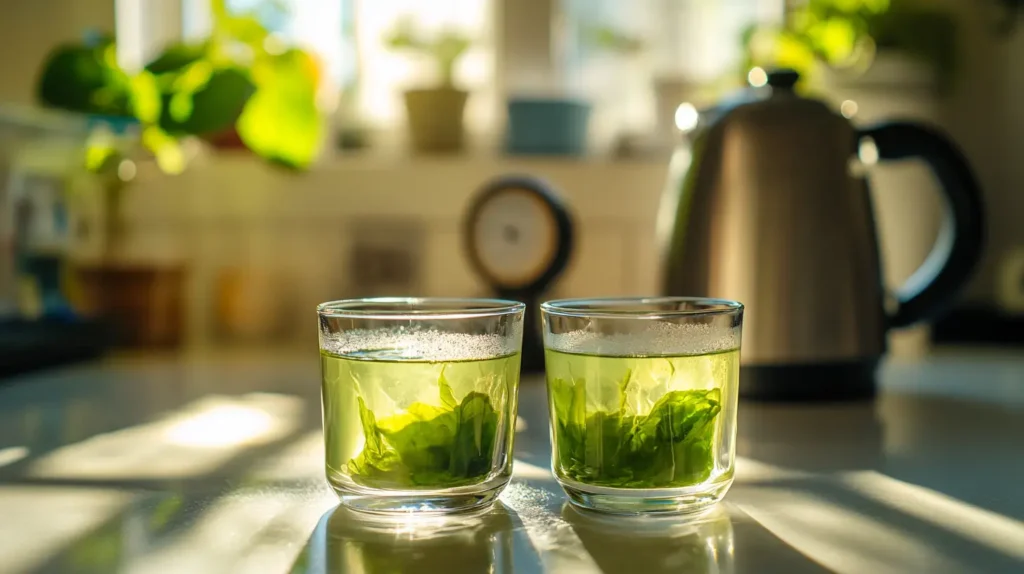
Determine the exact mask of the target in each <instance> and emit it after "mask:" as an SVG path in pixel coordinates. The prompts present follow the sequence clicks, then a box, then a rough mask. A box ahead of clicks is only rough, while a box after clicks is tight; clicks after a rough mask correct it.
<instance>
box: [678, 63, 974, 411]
mask: <svg viewBox="0 0 1024 574" xmlns="http://www.w3.org/2000/svg"><path fill="white" fill-rule="evenodd" d="M797 80H798V76H797V74H796V73H795V72H792V71H778V72H774V73H772V74H770V75H769V85H770V88H767V92H768V94H769V95H767V97H758V96H754V97H748V98H747V99H744V100H740V101H734V102H728V103H724V104H722V105H720V106H719V107H717V108H714V109H712V110H709V111H707V112H705V113H704V114H703V115H702V117H701V122H700V124H699V125H698V126H697V128H696V129H695V130H694V131H693V132H691V133H690V134H689V145H687V146H683V147H681V148H679V149H678V150H677V152H676V154H675V156H674V157H673V162H672V166H671V169H670V177H669V181H668V184H667V187H666V191H665V195H664V198H663V200H662V206H661V213H660V214H659V235H660V236H661V239H662V243H663V253H664V257H665V259H664V282H663V291H664V294H665V295H687V296H702V297H703V296H707V297H722V298H727V299H733V300H737V301H741V302H743V303H744V305H745V306H746V309H747V315H746V320H745V323H746V324H745V326H744V338H743V366H744V369H743V370H742V373H741V381H740V394H741V396H742V397H744V398H753V399H765V400H841V399H856V398H864V397H870V396H872V395H873V394H874V390H875V385H874V371H875V367H876V364H877V362H878V360H879V359H880V358H881V356H882V355H883V354H884V352H885V350H886V345H885V341H886V337H885V335H886V331H887V330H888V329H891V328H900V327H905V326H909V325H911V324H914V323H917V322H919V321H925V320H928V319H930V318H932V317H933V316H935V315H936V314H937V313H938V312H940V311H941V310H943V309H944V308H945V307H946V306H947V305H948V303H950V302H951V300H952V298H953V297H954V296H955V295H956V294H957V292H958V291H959V290H960V288H961V287H963V285H964V284H965V283H966V281H967V279H968V278H969V277H970V274H971V271H972V270H973V268H974V267H975V265H976V263H977V262H978V260H979V259H980V255H981V249H982V244H983V229H984V222H983V220H982V206H981V199H980V191H979V189H978V185H977V183H976V179H975V177H974V175H973V174H972V172H971V170H970V168H969V166H968V164H967V162H966V160H965V159H964V157H963V156H962V154H961V153H960V152H959V151H958V149H957V148H956V146H955V145H953V144H952V143H951V142H950V141H949V140H948V139H947V138H946V137H945V136H943V135H942V134H940V133H939V132H937V131H935V130H934V129H932V128H929V127H926V126H923V125H919V124H915V123H912V122H893V123H887V124H884V125H880V126H875V127H871V128H868V129H864V130H859V131H858V130H857V129H856V128H854V127H853V126H852V125H851V124H850V122H849V121H848V120H847V119H846V118H844V117H842V116H841V115H839V114H837V113H835V112H834V111H833V110H831V109H829V108H828V107H827V106H826V105H825V104H824V103H822V102H819V101H816V100H812V99H807V98H803V97H800V96H798V95H797V94H795V93H794V91H793V87H794V85H795V84H796V82H797ZM862 146H863V149H865V150H870V151H872V152H875V153H876V154H877V159H878V160H881V161H888V160H899V159H920V160H923V161H924V162H925V163H927V164H928V165H929V167H931V169H932V171H933V172H934V173H935V175H936V176H937V179H938V180H939V182H940V184H941V188H942V191H943V193H944V196H945V198H946V200H947V202H946V204H947V210H946V212H947V217H946V221H945V222H944V227H943V230H942V232H941V233H940V237H939V240H938V243H937V245H936V246H935V248H934V250H933V251H932V253H931V255H930V256H929V258H928V260H927V261H926V262H925V264H924V265H923V266H922V268H921V269H920V270H919V271H918V272H917V273H916V274H915V275H914V276H913V277H911V279H910V280H909V282H908V284H907V285H905V286H904V287H903V289H901V290H900V291H899V292H898V293H895V294H893V297H892V298H891V299H892V300H891V301H888V299H889V298H888V297H887V294H886V293H884V290H883V281H882V276H881V265H880V260H879V249H878V241H877V237H876V231H875V221H874V215H873V210H872V205H871V199H870V195H869V193H868V182H867V178H866V177H865V176H864V171H865V170H864V165H863V164H862V163H861V162H859V161H858V150H860V149H862ZM872 159H875V158H872ZM880 191H881V192H883V193H890V192H891V193H899V190H880ZM887 302H890V303H891V305H889V307H890V309H888V310H887V309H886V307H887V305H886V303H887Z"/></svg>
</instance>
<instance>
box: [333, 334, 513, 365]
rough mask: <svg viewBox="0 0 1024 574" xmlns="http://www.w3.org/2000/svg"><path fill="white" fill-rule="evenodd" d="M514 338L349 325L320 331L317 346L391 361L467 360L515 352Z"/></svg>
mask: <svg viewBox="0 0 1024 574" xmlns="http://www.w3.org/2000/svg"><path fill="white" fill-rule="evenodd" d="M515 341H516V338H514V337H506V336H503V335H497V334H479V335H476V334H467V333H445V332H442V331H438V330H436V329H431V330H408V329H353V330H350V331H344V332H341V333H327V332H324V331H321V332H320V348H321V349H323V350H324V351H326V352H328V353H330V354H332V355H338V356H344V357H351V358H365V359H375V360H392V361H429V362H444V361H470V360H479V359H492V358H495V357H503V356H505V355H510V354H512V353H515V352H516V351H517V350H518V349H517V348H516V345H515Z"/></svg>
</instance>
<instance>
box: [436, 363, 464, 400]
mask: <svg viewBox="0 0 1024 574" xmlns="http://www.w3.org/2000/svg"><path fill="white" fill-rule="evenodd" d="M446 367H447V365H445V366H444V367H441V375H440V376H439V377H438V378H437V388H438V389H439V390H440V392H441V404H442V405H444V406H446V407H448V408H450V409H454V408H455V407H456V406H457V405H458V404H459V403H458V401H456V400H455V393H453V392H452V385H451V383H449V382H448V379H446V378H445V376H444V370H445V368H446Z"/></svg>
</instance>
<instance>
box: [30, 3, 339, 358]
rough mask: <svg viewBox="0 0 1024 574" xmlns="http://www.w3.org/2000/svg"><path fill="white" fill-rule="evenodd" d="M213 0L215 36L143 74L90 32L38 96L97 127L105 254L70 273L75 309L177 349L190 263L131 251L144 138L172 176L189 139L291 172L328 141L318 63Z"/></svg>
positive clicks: (55, 55) (89, 159)
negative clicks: (130, 218)
mask: <svg viewBox="0 0 1024 574" xmlns="http://www.w3.org/2000/svg"><path fill="white" fill-rule="evenodd" d="M211 7H212V11H213V16H214V26H213V31H212V33H211V35H210V37H209V38H207V39H205V40H204V41H201V42H198V43H194V44H175V45H172V46H170V47H168V48H167V49H166V50H165V51H164V52H163V53H162V54H160V55H159V56H158V57H157V58H156V59H155V60H153V61H152V62H150V63H149V64H148V65H147V66H146V67H145V68H144V69H143V70H141V71H139V72H137V73H128V72H126V71H124V70H122V69H121V68H120V67H118V65H117V58H116V47H115V45H114V42H113V40H112V39H110V38H92V39H89V40H87V42H85V43H84V44H76V45H63V46H59V47H57V48H56V49H55V50H54V51H53V52H52V53H51V55H50V57H49V58H48V59H47V61H46V63H45V64H44V68H43V72H42V75H41V78H40V82H39V89H38V98H39V101H40V102H41V103H43V104H44V105H46V106H49V107H54V108H61V109H65V110H69V111H73V112H77V113H81V114H86V115H88V116H89V117H90V118H91V119H90V122H91V123H93V124H94V125H97V126H100V128H101V129H98V130H96V131H95V132H94V133H93V135H92V136H91V137H90V138H89V140H88V142H87V143H86V144H85V149H84V161H85V164H86V168H87V169H88V170H89V171H91V172H92V173H93V174H94V175H95V178H96V181H97V182H98V183H99V185H100V186H101V187H102V191H103V194H102V197H101V205H102V228H103V230H104V233H103V236H102V240H103V249H102V253H101V256H100V258H99V260H98V261H95V262H89V263H83V264H80V265H78V266H77V269H76V272H75V274H74V275H75V277H76V278H77V279H78V281H77V283H78V288H77V291H78V292H79V293H80V295H81V296H80V301H79V306H80V307H81V308H84V309H85V310H86V311H87V312H92V313H95V314H98V315H100V316H103V317H105V318H107V319H109V320H110V322H111V323H113V325H114V328H115V330H116V331H117V333H118V334H119V339H120V342H121V343H122V344H128V345H146V346H151V345H161V346H173V345H176V344H178V343H180V342H181V339H182V334H183V328H182V316H183V306H184V303H183V300H184V278H185V268H184V265H183V264H181V263H158V262H153V261H142V260H137V259H135V260H128V259H126V258H125V256H124V253H125V251H126V250H125V244H126V242H127V241H128V240H129V237H130V234H129V229H128V225H127V222H126V221H125V217H124V213H123V211H124V201H125V196H126V195H127V192H128V190H129V187H130V185H131V180H132V179H133V177H134V175H135V171H136V169H135V163H134V159H138V156H139V153H138V151H140V150H139V149H138V148H139V145H138V144H141V146H142V147H144V148H145V149H146V150H147V151H148V152H149V153H151V154H152V157H154V158H155V160H156V162H157V164H158V165H159V167H160V168H161V169H162V170H163V171H164V172H167V173H171V174H174V173H179V172H181V171H182V170H183V169H184V168H185V157H186V154H184V153H183V150H182V144H183V143H184V142H185V141H205V142H207V143H209V144H210V145H213V146H214V147H220V148H223V147H239V148H244V149H248V150H251V151H252V152H253V153H255V154H256V155H257V156H259V157H261V158H263V159H265V160H266V161H268V162H270V163H273V164H274V165H279V166H283V167H286V168H289V169H292V170H301V169H304V168H306V167H308V166H309V165H310V164H311V163H312V162H313V160H314V159H315V158H316V156H317V153H318V151H319V147H320V145H321V140H322V135H321V132H322V128H323V125H322V124H323V122H322V118H321V116H320V112H319V110H318V108H317V103H316V93H317V87H318V83H319V69H318V66H317V64H316V61H315V59H314V58H312V56H310V55H309V54H308V53H306V52H304V51H302V50H300V49H297V48H293V47H288V46H285V45H280V42H278V43H275V42H274V41H272V40H273V39H272V38H271V36H270V34H269V32H268V31H267V30H266V29H265V28H264V27H263V26H262V25H261V24H260V22H259V20H258V19H257V18H256V17H255V16H254V15H252V14H241V15H239V14H233V13H231V12H230V11H229V10H228V9H227V7H226V4H225V0H212V2H211Z"/></svg>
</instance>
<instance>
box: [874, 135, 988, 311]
mask: <svg viewBox="0 0 1024 574" xmlns="http://www.w3.org/2000/svg"><path fill="white" fill-rule="evenodd" d="M858 138H859V139H863V138H871V139H873V140H874V142H875V145H876V146H877V147H878V157H879V159H880V160H898V159H908V158H920V159H922V160H924V161H925V163H927V164H928V166H929V167H930V168H931V170H932V171H933V172H934V173H935V175H936V177H938V180H939V183H940V184H941V185H942V191H943V193H944V194H945V197H946V209H945V217H944V220H943V223H942V229H941V230H940V232H939V238H938V240H937V241H936V244H935V247H933V248H932V251H931V253H930V254H929V255H928V258H927V259H926V260H925V262H924V263H923V264H922V265H921V267H920V268H919V269H918V270H917V271H916V272H914V274H913V275H912V276H911V277H910V279H908V280H907V283H906V284H905V285H904V286H903V287H902V288H901V289H900V290H899V291H898V292H897V294H896V296H897V299H898V301H899V308H898V309H897V310H896V312H895V313H894V314H893V315H891V316H890V317H889V319H888V321H889V327H890V328H899V327H906V326H909V325H912V324H914V323H917V322H918V321H923V320H926V319H930V318H933V317H934V316H936V315H937V314H939V313H940V312H941V311H943V310H944V309H945V307H946V306H947V305H948V304H950V303H951V302H952V300H953V298H954V297H955V296H956V294H957V293H958V292H959V291H960V289H961V288H963V287H964V286H965V284H966V283H967V280H968V279H969V278H970V276H971V271H973V270H974V267H975V266H976V265H977V263H978V261H979V259H980V258H981V251H982V248H983V246H984V243H985V218H984V211H983V207H982V202H981V189H980V186H979V185H978V181H977V178H975V176H974V173H973V172H972V171H971V167H970V165H968V163H967V159H966V158H964V156H963V154H962V153H961V152H960V150H959V149H957V147H956V146H955V145H954V144H953V142H951V141H950V140H949V138H948V137H946V136H945V135H943V134H941V133H939V132H938V131H936V130H934V129H932V128H928V127H925V126H923V125H920V124H917V123H913V122H893V123H886V124H882V125H879V126H875V127H872V128H868V129H865V130H862V131H860V132H859V133H858Z"/></svg>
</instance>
